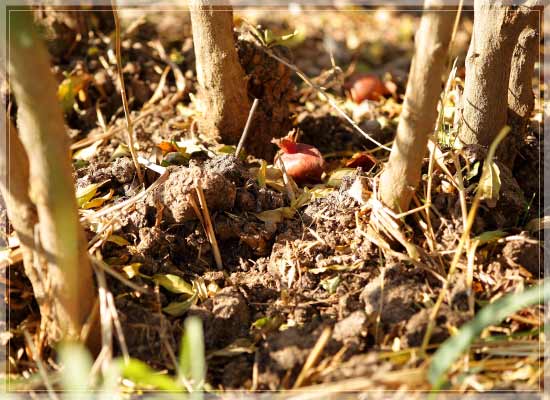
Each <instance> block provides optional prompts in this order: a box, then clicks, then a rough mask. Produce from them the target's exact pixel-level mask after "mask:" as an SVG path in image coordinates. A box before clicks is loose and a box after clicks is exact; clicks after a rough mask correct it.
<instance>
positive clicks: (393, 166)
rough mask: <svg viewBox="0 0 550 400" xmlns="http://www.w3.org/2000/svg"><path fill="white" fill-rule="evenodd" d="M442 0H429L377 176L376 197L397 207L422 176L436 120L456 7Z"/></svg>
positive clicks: (404, 207) (407, 200)
mask: <svg viewBox="0 0 550 400" xmlns="http://www.w3.org/2000/svg"><path fill="white" fill-rule="evenodd" d="M442 4H443V2H441V1H430V0H427V1H426V2H425V4H424V13H423V15H422V19H421V21H420V27H419V29H418V33H417V34H416V39H415V42H416V44H415V55H414V58H413V60H412V65H411V70H410V73H409V80H408V83H407V90H406V93H405V101H404V103H403V111H402V112H401V118H400V120H399V125H398V127H397V135H396V137H395V141H394V143H393V146H392V150H391V154H390V158H389V161H388V163H387V164H386V165H385V167H384V171H383V172H382V176H381V178H380V198H381V200H382V202H383V203H384V204H386V205H387V206H388V207H390V208H392V209H394V210H396V211H405V210H407V209H408V207H409V203H410V201H411V198H412V195H413V193H414V190H415V188H416V186H417V185H418V182H419V180H420V172H421V167H422V160H423V158H424V154H425V153H426V147H427V144H428V137H429V135H430V134H431V133H433V130H434V127H435V124H436V120H437V103H438V101H439V96H440V93H441V89H442V84H443V79H442V78H443V75H444V73H445V66H446V61H447V51H448V48H449V42H450V40H451V35H452V29H453V22H454V19H455V16H456V11H455V10H449V9H447V10H444V9H443V6H442Z"/></svg>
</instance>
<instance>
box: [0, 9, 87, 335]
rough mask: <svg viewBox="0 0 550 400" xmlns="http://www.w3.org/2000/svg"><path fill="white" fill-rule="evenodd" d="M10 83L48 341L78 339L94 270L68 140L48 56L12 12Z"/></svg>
mask: <svg viewBox="0 0 550 400" xmlns="http://www.w3.org/2000/svg"><path fill="white" fill-rule="evenodd" d="M10 22H11V24H10V27H11V31H10V43H9V46H10V48H9V55H10V57H9V67H10V83H11V87H12V90H13V93H14V95H15V98H16V101H17V105H18V107H19V108H18V129H19V134H20V137H21V142H22V143H23V146H24V148H25V150H26V152H27V154H28V156H29V160H30V164H29V167H30V191H31V193H30V199H31V200H32V201H33V202H34V203H35V205H36V210H37V214H38V219H39V237H40V245H41V247H42V254H44V257H45V262H46V263H47V270H46V271H47V275H46V278H45V284H46V290H45V291H46V293H47V295H48V304H47V305H46V306H44V307H43V308H42V309H41V312H44V313H43V314H42V323H43V326H45V328H46V329H47V335H48V339H49V341H50V342H57V341H59V340H61V339H78V338H79V335H80V333H81V328H82V326H83V324H84V323H85V322H86V320H87V318H88V317H89V316H90V314H91V311H92V307H93V304H94V300H95V289H94V282H93V279H92V268H91V265H90V262H89V259H88V254H87V251H86V247H85V241H84V233H83V230H82V228H81V226H80V223H79V219H78V212H77V206H76V199H75V191H74V185H73V180H72V176H71V163H70V157H69V143H68V136H67V135H66V134H65V132H66V129H65V125H64V121H63V116H62V113H61V109H60V107H59V106H58V100H57V98H56V90H57V85H56V82H55V80H54V78H53V76H52V74H51V72H50V65H49V57H48V54H47V51H46V49H45V47H44V45H43V44H42V43H41V41H40V39H39V38H38V35H37V34H36V32H35V30H34V26H33V23H32V18H31V12H27V11H18V12H16V13H12V16H11V20H10Z"/></svg>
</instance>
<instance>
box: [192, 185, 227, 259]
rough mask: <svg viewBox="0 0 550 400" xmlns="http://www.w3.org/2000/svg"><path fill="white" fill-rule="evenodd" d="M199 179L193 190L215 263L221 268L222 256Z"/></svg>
mask: <svg viewBox="0 0 550 400" xmlns="http://www.w3.org/2000/svg"><path fill="white" fill-rule="evenodd" d="M201 185H202V183H201V180H200V179H198V180H197V186H196V188H195V190H196V191H197V197H198V198H199V204H200V206H201V209H202V213H203V216H204V222H205V224H206V228H207V229H206V235H207V236H208V239H210V244H211V245H212V252H213V253H214V259H215V260H216V265H217V267H218V269H223V263H222V257H221V254H220V248H219V247H218V241H217V240H216V234H215V232H214V226H213V225H212V220H211V219H210V212H209V211H208V205H207V204H206V198H205V197H204V192H203V191H202V186H201Z"/></svg>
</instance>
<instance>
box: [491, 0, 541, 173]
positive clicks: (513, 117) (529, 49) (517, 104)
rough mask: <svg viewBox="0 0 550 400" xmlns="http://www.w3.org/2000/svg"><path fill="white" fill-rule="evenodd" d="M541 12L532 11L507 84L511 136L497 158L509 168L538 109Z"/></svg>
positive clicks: (509, 135) (518, 44)
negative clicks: (536, 83) (536, 81)
mask: <svg viewBox="0 0 550 400" xmlns="http://www.w3.org/2000/svg"><path fill="white" fill-rule="evenodd" d="M539 23H540V22H539V11H536V10H531V11H530V14H529V16H528V21H527V26H525V27H524V28H523V30H522V31H521V33H520V35H519V39H518V42H517V44H516V46H515V48H514V53H513V55H512V67H511V69H510V83H509V85H508V120H507V123H508V125H509V126H510V127H511V131H510V133H509V134H508V137H506V139H504V141H503V143H502V145H501V146H500V147H499V149H498V152H497V154H498V158H499V160H500V161H502V162H503V163H505V164H506V165H507V166H508V167H509V168H510V169H512V168H513V166H514V161H515V158H516V155H517V153H518V150H519V148H520V146H521V144H522V142H523V139H524V137H525V130H526V128H527V123H528V121H529V117H530V116H531V113H532V112H533V108H534V106H535V96H534V94H533V82H532V81H533V73H534V70H535V61H536V60H537V57H538V53H539V32H540V30H539Z"/></svg>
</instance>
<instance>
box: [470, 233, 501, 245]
mask: <svg viewBox="0 0 550 400" xmlns="http://www.w3.org/2000/svg"><path fill="white" fill-rule="evenodd" d="M504 236H506V232H504V231H487V232H483V233H482V234H481V235H479V236H476V237H475V238H473V239H472V241H474V242H475V241H477V242H479V243H478V246H481V245H484V244H487V243H489V242H494V241H495V240H498V239H500V238H501V237H504Z"/></svg>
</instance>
